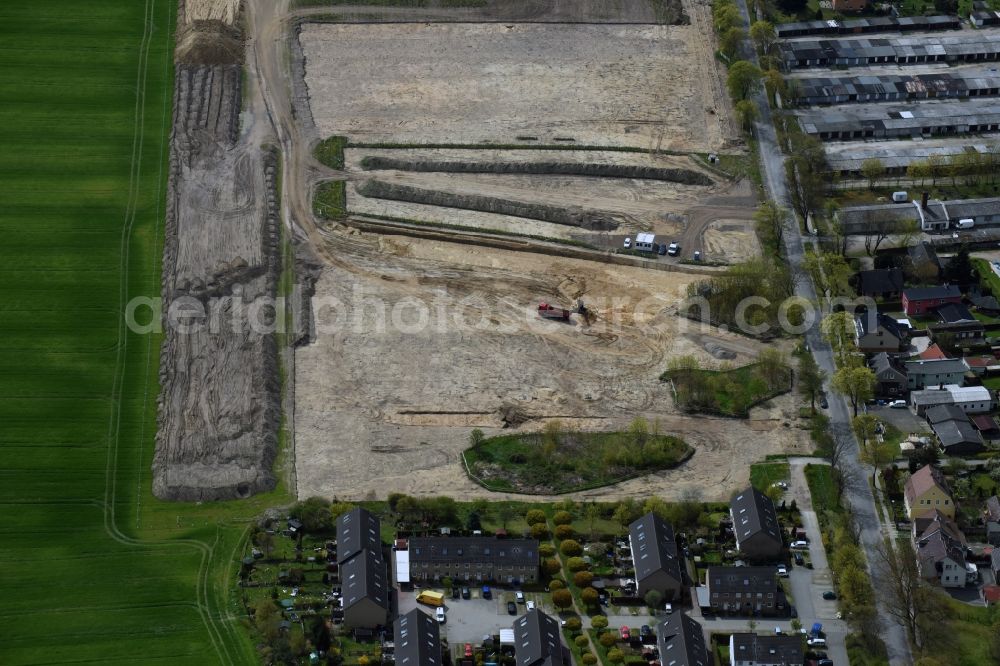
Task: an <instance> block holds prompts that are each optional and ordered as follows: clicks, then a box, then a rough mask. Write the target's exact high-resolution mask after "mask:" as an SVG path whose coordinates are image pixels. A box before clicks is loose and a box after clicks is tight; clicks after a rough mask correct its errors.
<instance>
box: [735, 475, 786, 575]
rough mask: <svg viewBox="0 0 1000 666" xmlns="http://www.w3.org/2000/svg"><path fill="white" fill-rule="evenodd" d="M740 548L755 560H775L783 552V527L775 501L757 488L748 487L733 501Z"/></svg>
mask: <svg viewBox="0 0 1000 666" xmlns="http://www.w3.org/2000/svg"><path fill="white" fill-rule="evenodd" d="M729 514H730V515H731V516H732V519H733V532H734V533H735V534H736V547H737V548H738V549H739V551H740V553H742V554H744V555H746V556H748V557H749V558H750V559H754V560H771V559H774V558H776V557H777V556H778V555H779V554H781V547H782V540H781V528H780V526H779V524H778V514H777V512H776V511H775V510H774V502H772V501H771V500H770V499H769V498H768V497H767V496H766V495H765V494H764V493H762V492H760V491H759V490H757V489H756V488H747V489H746V490H744V491H743V492H741V493H740V494H738V495H736V496H735V497H733V499H732V500H730V502H729Z"/></svg>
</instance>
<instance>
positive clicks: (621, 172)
mask: <svg viewBox="0 0 1000 666" xmlns="http://www.w3.org/2000/svg"><path fill="white" fill-rule="evenodd" d="M361 168H362V169H366V170H369V171H379V170H385V169H395V170H398V171H427V172H439V173H517V174H536V175H560V176H594V177H600V178H640V179H644V180H665V181H667V182H671V183H684V184H686V185H704V186H706V187H707V186H710V185H714V184H715V181H714V180H712V179H711V178H709V177H708V176H707V175H705V174H703V173H700V172H698V171H692V170H690V169H662V168H657V167H648V166H633V165H627V164H595V163H572V162H471V161H469V162H436V161H430V160H405V159H396V158H392V157H379V156H372V155H370V156H367V157H364V158H362V159H361Z"/></svg>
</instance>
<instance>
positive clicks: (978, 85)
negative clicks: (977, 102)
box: [782, 67, 1000, 106]
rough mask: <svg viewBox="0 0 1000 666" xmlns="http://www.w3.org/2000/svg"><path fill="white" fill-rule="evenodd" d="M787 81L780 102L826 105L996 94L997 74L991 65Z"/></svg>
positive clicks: (998, 88) (998, 86) (998, 87)
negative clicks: (956, 69) (936, 70)
mask: <svg viewBox="0 0 1000 666" xmlns="http://www.w3.org/2000/svg"><path fill="white" fill-rule="evenodd" d="M788 81H790V82H794V83H792V84H791V85H790V86H788V91H787V92H786V94H785V95H784V96H783V97H782V104H783V105H792V104H796V105H800V106H807V105H808V106H812V105H827V106H829V105H832V104H854V103H862V104H867V103H872V102H901V101H914V100H925V99H966V98H969V97H995V96H996V95H1000V74H998V73H997V72H996V70H995V68H986V67H977V68H974V69H968V70H958V71H955V72H949V71H941V72H932V73H921V74H905V73H904V74H863V73H862V74H860V75H855V76H844V75H837V76H814V77H795V78H790V79H788Z"/></svg>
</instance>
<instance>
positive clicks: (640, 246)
mask: <svg viewBox="0 0 1000 666" xmlns="http://www.w3.org/2000/svg"><path fill="white" fill-rule="evenodd" d="M655 238H656V236H655V235H654V234H646V233H642V234H636V235H635V249H637V250H642V251H644V252H652V251H653V240H654V239H655Z"/></svg>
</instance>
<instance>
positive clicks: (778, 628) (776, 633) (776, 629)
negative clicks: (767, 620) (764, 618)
mask: <svg viewBox="0 0 1000 666" xmlns="http://www.w3.org/2000/svg"><path fill="white" fill-rule="evenodd" d="M774 635H775V636H780V635H781V627H778V626H775V627H774Z"/></svg>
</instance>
